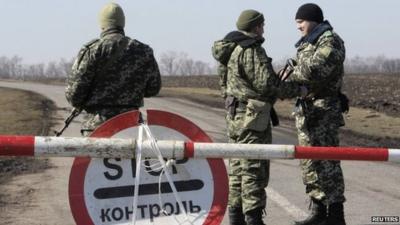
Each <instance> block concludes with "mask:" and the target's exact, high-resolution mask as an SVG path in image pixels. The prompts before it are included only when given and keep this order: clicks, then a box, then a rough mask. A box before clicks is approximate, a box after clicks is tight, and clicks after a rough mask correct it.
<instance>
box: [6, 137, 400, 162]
mask: <svg viewBox="0 0 400 225" xmlns="http://www.w3.org/2000/svg"><path fill="white" fill-rule="evenodd" d="M157 144H158V146H159V148H160V150H161V152H162V154H163V157H165V158H178V159H179V158H184V157H186V158H246V159H327V160H364V161H389V162H400V149H388V148H363V147H307V146H294V145H273V144H232V143H203V142H184V141H164V140H162V141H161V140H160V141H157ZM135 149H136V140H135V139H121V138H81V137H34V136H0V156H47V157H92V158H134V156H135ZM142 151H143V153H142V154H143V157H149V158H156V157H157V155H156V153H154V151H152V146H151V143H150V141H144V142H143V144H142Z"/></svg>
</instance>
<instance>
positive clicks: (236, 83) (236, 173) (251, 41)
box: [212, 10, 301, 225]
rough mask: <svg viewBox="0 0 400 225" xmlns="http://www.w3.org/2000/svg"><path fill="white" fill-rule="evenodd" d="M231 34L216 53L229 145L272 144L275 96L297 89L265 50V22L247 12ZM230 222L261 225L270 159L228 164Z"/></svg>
mask: <svg viewBox="0 0 400 225" xmlns="http://www.w3.org/2000/svg"><path fill="white" fill-rule="evenodd" d="M236 25H237V28H238V29H239V31H233V32H230V33H229V34H227V35H226V37H225V38H224V39H223V40H220V41H216V42H215V43H214V46H213V48H212V52H213V56H214V58H215V59H216V60H217V61H218V62H219V67H218V73H219V75H220V78H221V82H220V84H221V88H222V92H223V96H224V97H225V98H226V108H227V110H228V114H227V116H226V121H227V127H228V128H227V130H228V136H229V142H231V143H248V144H253V143H254V144H268V143H271V142H272V134H271V120H270V110H271V108H272V106H273V104H274V103H275V101H276V99H277V97H280V98H283V97H295V96H297V95H299V94H300V93H301V89H300V87H299V86H298V85H297V84H294V83H290V82H285V83H283V84H282V86H280V87H279V88H278V83H279V77H278V76H277V74H276V73H275V72H274V70H273V68H272V64H271V61H272V59H271V58H269V57H268V56H267V54H266V52H265V50H264V48H263V47H262V46H261V45H262V43H263V42H264V38H263V33H264V17H263V15H262V14H261V13H259V12H257V11H255V10H245V11H243V12H242V13H241V15H240V16H239V18H238V21H237V23H236ZM229 167H230V168H229V203H228V206H229V208H228V210H229V220H230V224H231V225H245V224H248V225H262V224H264V222H263V220H262V214H263V210H264V209H265V207H266V193H265V187H266V186H267V184H268V180H269V161H268V160H245V159H231V160H229Z"/></svg>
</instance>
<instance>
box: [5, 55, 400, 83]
mask: <svg viewBox="0 0 400 225" xmlns="http://www.w3.org/2000/svg"><path fill="white" fill-rule="evenodd" d="M157 61H158V64H159V68H160V71H161V74H162V75H165V76H192V75H215V74H216V65H217V64H216V63H214V64H213V65H210V64H209V63H206V62H203V61H201V60H194V59H192V58H190V57H189V55H188V54H186V53H183V52H175V51H168V52H165V53H162V54H161V55H160V57H159V58H158V60H157ZM283 62H284V61H283V60H281V62H278V63H276V64H275V65H274V68H275V69H276V70H278V69H279V68H280V67H282V64H283ZM72 64H73V59H70V60H66V59H60V60H59V61H51V62H48V63H38V64H25V63H23V59H22V57H19V56H17V55H16V56H13V57H11V58H10V57H7V56H2V57H0V79H18V80H46V79H55V80H64V79H65V77H66V76H67V75H68V74H69V73H70V72H71V67H72ZM345 71H346V73H349V74H399V73H400V59H397V58H387V57H385V56H376V57H353V58H349V59H347V60H346V61H345Z"/></svg>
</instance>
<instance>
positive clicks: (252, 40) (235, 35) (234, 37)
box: [224, 31, 264, 48]
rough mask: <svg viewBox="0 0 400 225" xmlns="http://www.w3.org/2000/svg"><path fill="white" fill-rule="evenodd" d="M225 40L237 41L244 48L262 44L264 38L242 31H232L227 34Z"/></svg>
mask: <svg viewBox="0 0 400 225" xmlns="http://www.w3.org/2000/svg"><path fill="white" fill-rule="evenodd" d="M224 41H228V42H235V43H236V44H238V45H240V46H241V47H242V48H248V47H250V46H252V45H261V44H262V43H263V42H264V38H262V37H251V36H249V35H246V34H244V33H243V32H240V31H232V32H230V33H228V34H227V35H226V36H225V38H224Z"/></svg>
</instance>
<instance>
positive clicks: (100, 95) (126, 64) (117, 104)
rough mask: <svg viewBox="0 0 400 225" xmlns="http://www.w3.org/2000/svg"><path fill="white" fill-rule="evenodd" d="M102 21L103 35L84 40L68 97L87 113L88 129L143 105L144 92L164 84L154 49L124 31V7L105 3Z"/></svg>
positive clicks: (151, 93) (152, 91) (69, 80)
mask: <svg viewBox="0 0 400 225" xmlns="http://www.w3.org/2000/svg"><path fill="white" fill-rule="evenodd" d="M99 22H100V27H101V31H102V32H101V35H100V39H95V40H93V41H90V42H89V43H87V44H85V45H84V46H83V48H82V49H81V50H80V52H79V54H78V56H77V58H76V60H75V62H74V65H73V67H72V74H70V75H69V76H68V78H67V83H68V84H67V88H66V98H67V100H68V102H69V103H70V104H71V105H72V106H73V107H76V108H78V109H81V110H85V111H86V112H87V113H88V116H87V119H86V121H85V122H84V123H83V125H82V132H83V134H85V135H88V134H89V133H90V132H92V131H93V130H94V129H95V128H96V127H97V126H99V125H100V124H101V123H103V122H104V121H106V120H107V119H109V118H111V117H113V116H115V115H117V114H120V113H123V112H126V111H129V110H134V109H138V108H139V107H142V106H143V98H144V97H151V96H154V95H156V94H157V93H158V92H159V90H160V88H161V78H160V72H159V69H158V65H157V62H156V60H155V58H154V55H153V50H152V49H151V48H150V47H149V46H148V45H145V44H143V43H141V42H139V41H137V40H135V39H131V38H129V37H127V36H125V34H124V26H125V16H124V12H123V10H122V8H121V7H120V6H119V5H117V4H115V3H109V4H107V5H105V6H104V8H103V9H102V10H101V12H100V15H99Z"/></svg>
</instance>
